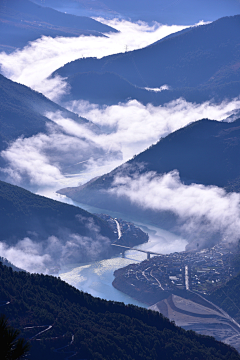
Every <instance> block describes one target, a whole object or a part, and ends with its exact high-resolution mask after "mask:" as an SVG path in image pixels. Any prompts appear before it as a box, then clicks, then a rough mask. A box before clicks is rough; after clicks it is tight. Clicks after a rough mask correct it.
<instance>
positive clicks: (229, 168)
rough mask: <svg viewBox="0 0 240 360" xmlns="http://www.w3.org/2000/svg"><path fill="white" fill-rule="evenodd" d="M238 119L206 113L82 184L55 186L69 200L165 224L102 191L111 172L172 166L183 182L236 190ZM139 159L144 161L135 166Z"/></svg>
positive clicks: (169, 220) (167, 219) (168, 221)
mask: <svg viewBox="0 0 240 360" xmlns="http://www.w3.org/2000/svg"><path fill="white" fill-rule="evenodd" d="M239 141H240V119H238V120H236V121H235V122H232V123H227V122H218V121H212V120H211V121H210V120H207V119H204V120H200V121H197V122H195V123H192V124H190V125H188V126H186V127H185V128H182V129H180V130H177V131H175V132H174V133H172V134H170V135H168V136H166V137H165V138H163V139H161V140H160V141H159V142H158V143H157V144H155V145H153V146H151V147H150V148H148V149H147V150H145V151H143V152H142V153H141V154H139V155H137V156H135V157H134V158H133V159H131V160H130V161H128V162H127V163H125V164H124V165H122V166H120V167H118V168H116V169H115V170H113V171H112V172H110V173H109V174H105V175H103V176H101V177H99V178H98V179H96V180H95V181H91V182H89V184H85V185H83V186H82V187H81V186H80V187H76V188H66V189H61V190H59V191H58V192H59V193H61V194H65V195H67V196H68V197H70V198H72V199H74V200H75V201H78V202H81V203H86V204H90V205H92V206H96V207H99V208H104V209H112V210H115V211H122V212H125V213H128V214H131V215H132V216H141V218H142V219H143V218H148V219H151V221H153V222H155V221H156V222H157V223H159V221H160V222H161V225H162V226H164V227H165V228H166V227H169V226H172V225H173V224H174V221H175V217H174V215H173V214H171V215H170V214H169V212H168V213H166V214H165V215H162V217H161V219H162V220H161V219H160V217H159V216H157V215H156V213H154V212H153V211H150V210H146V211H143V210H142V209H140V208H137V207H136V206H134V205H133V204H132V203H131V202H130V201H128V200H127V199H126V198H124V197H122V198H121V197H115V196H114V195H111V194H108V193H106V190H108V189H110V188H111V185H112V182H113V180H114V177H115V176H116V175H123V176H130V177H132V176H134V174H136V173H137V174H139V175H140V174H143V173H146V172H148V171H155V172H156V173H158V174H164V173H168V172H170V171H173V170H178V171H179V175H180V179H181V180H182V181H183V182H184V183H185V184H191V183H201V184H204V185H216V186H219V187H224V188H225V189H226V190H227V191H237V192H238V191H240V180H239V179H240V172H239V167H238V166H237V164H238V162H239V160H238V159H239V156H240V148H239ZM140 164H142V165H144V166H141V165H140Z"/></svg>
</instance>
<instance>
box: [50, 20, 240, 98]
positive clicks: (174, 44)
mask: <svg viewBox="0 0 240 360" xmlns="http://www.w3.org/2000/svg"><path fill="white" fill-rule="evenodd" d="M239 42H240V15H237V16H233V17H225V18H222V19H219V20H217V21H215V22H213V23H211V24H208V25H204V26H198V27H196V28H192V29H191V30H189V31H187V32H183V33H182V32H180V33H179V35H177V34H176V35H175V36H174V37H167V38H166V39H163V40H161V41H160V42H157V43H155V44H153V45H151V46H148V47H146V48H143V49H140V50H135V51H129V52H126V53H121V54H116V55H111V56H107V57H104V58H102V59H97V58H86V59H79V60H75V61H73V62H70V63H68V64H66V65H64V66H63V67H62V68H60V69H58V70H56V71H55V72H54V73H53V75H56V74H58V75H61V76H63V77H67V78H69V82H70V84H71V85H72V98H74V99H76V98H77V97H79V98H81V96H82V90H81V89H80V87H81V88H82V89H84V88H85V87H86V88H87V89H90V87H91V89H92V93H93V95H92V96H91V94H90V97H89V101H94V100H95V99H96V101H99V103H102V102H103V101H106V102H107V103H110V102H111V103H114V102H116V100H115V98H116V91H114V87H117V86H118V82H119V78H117V77H116V84H115V82H114V79H113V75H112V80H111V82H109V72H111V73H113V74H116V75H118V76H120V77H122V78H123V79H125V80H126V83H125V84H123V79H122V86H121V87H122V88H124V91H123V92H122V93H121V96H120V99H121V101H122V97H123V96H125V101H126V100H127V99H128V98H136V99H138V100H139V101H141V102H143V103H147V102H149V101H150V102H153V103H154V104H162V103H165V102H168V101H171V100H174V99H176V98H177V97H179V96H184V97H186V99H187V100H189V101H196V102H202V101H205V100H209V99H212V98H213V99H215V100H216V101H221V100H223V99H225V98H232V97H235V96H238V95H239V91H240V87H239V82H240V48H239ZM88 72H91V73H92V74H91V75H89V77H90V83H89V84H88V82H87V81H88V79H89V77H87V76H86V75H83V73H88ZM93 73H95V75H94V74H93ZM80 74H82V76H80ZM99 74H101V76H99ZM80 79H81V85H79V84H78V80H79V82H80ZM93 79H94V80H93ZM127 82H130V83H131V84H132V85H135V87H129V84H128V83H127ZM94 84H95V85H94ZM165 84H166V85H168V86H169V88H170V90H169V91H163V92H161V93H156V94H151V96H150V95H149V92H148V93H147V92H146V91H144V90H142V91H141V89H139V88H146V87H148V88H159V87H161V86H163V85H165ZM109 87H111V90H112V95H111V94H110V96H109V92H110V90H109ZM88 92H90V90H89V91H88ZM144 92H145V94H144ZM70 98H71V93H70V95H68V96H67V97H66V99H70ZM103 99H104V100H103ZM64 100H65V99H64V97H63V101H64Z"/></svg>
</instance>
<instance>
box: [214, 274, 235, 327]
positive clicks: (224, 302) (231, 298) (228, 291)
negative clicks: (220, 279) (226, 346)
mask: <svg viewBox="0 0 240 360" xmlns="http://www.w3.org/2000/svg"><path fill="white" fill-rule="evenodd" d="M239 294H240V274H238V275H237V276H236V277H234V278H233V279H232V280H230V281H228V282H227V283H226V285H225V286H222V287H220V289H217V290H216V291H214V292H213V293H212V294H211V296H210V300H211V301H213V302H214V303H215V304H217V305H218V306H220V307H221V308H223V309H224V310H225V311H226V312H227V313H228V314H229V315H231V316H232V317H234V319H236V320H237V321H240V301H239V299H240V298H239Z"/></svg>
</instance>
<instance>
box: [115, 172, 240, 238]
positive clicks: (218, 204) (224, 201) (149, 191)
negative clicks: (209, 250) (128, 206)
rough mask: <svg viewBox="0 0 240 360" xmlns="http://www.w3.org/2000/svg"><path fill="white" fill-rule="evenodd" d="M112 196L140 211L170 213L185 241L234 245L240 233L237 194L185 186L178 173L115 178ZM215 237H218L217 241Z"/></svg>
mask: <svg viewBox="0 0 240 360" xmlns="http://www.w3.org/2000/svg"><path fill="white" fill-rule="evenodd" d="M110 193H111V194H114V195H116V196H118V197H126V198H128V199H129V200H130V201H131V202H132V203H134V204H136V205H137V206H139V207H142V208H143V209H152V210H154V211H158V212H159V211H171V212H173V213H175V214H176V215H177V216H178V218H179V229H180V231H181V232H182V233H183V234H184V235H185V236H187V239H188V241H190V242H191V241H193V240H194V239H195V241H197V242H201V241H202V242H203V243H204V244H205V245H206V243H207V241H208V240H209V239H210V238H212V236H213V235H215V239H217V241H221V240H223V241H228V242H234V241H235V242H236V241H237V240H238V239H239V232H240V194H238V193H226V192H225V191H224V190H223V189H221V188H218V187H216V186H204V185H201V184H192V185H184V184H183V183H181V181H180V177H179V174H178V172H177V171H173V172H170V173H168V174H165V175H163V176H159V175H157V174H156V173H154V172H148V173H146V174H143V175H141V176H139V175H136V176H133V177H131V178H130V177H128V176H124V177H123V176H118V177H116V178H115V180H114V183H113V185H112V188H111V190H110ZM216 236H217V238H216Z"/></svg>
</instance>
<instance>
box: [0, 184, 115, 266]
mask: <svg viewBox="0 0 240 360" xmlns="http://www.w3.org/2000/svg"><path fill="white" fill-rule="evenodd" d="M0 204H1V205H0V218H1V229H0V241H1V248H2V251H3V248H4V249H5V247H6V246H7V248H8V247H9V246H12V247H16V249H17V251H19V250H21V249H22V250H24V251H25V252H27V253H29V250H28V248H29V246H30V248H32V251H33V252H31V251H30V253H29V259H30V258H31V256H33V257H34V256H35V255H36V257H38V256H43V264H44V265H41V266H43V267H44V266H46V268H49V266H50V264H51V268H54V267H56V268H58V267H59V266H61V265H62V264H63V263H64V264H67V263H71V261H72V262H77V263H80V262H83V261H84V262H85V261H91V260H95V259H100V258H105V257H108V256H109V255H111V254H112V249H111V246H110V244H111V241H113V240H115V238H116V235H115V234H114V232H113V231H112V230H111V228H110V227H109V226H108V224H107V223H106V222H105V221H103V220H101V219H100V218H98V217H97V216H95V215H92V214H90V213H88V212H87V211H85V210H82V209H80V208H78V207H75V206H72V205H68V204H64V203H61V202H58V201H55V200H51V199H48V198H45V197H43V196H39V195H35V194H33V193H31V192H29V191H27V190H25V189H22V188H20V187H17V186H13V185H10V184H8V183H4V182H2V181H1V182H0ZM24 239H30V240H25V241H23V240H24ZM21 241H22V243H21ZM28 242H29V244H28ZM2 243H4V244H5V245H3V246H2ZM19 244H22V245H19ZM44 254H48V255H49V259H46V261H45V260H44ZM47 265H48V266H47ZM22 266H23V267H24V263H23V264H22Z"/></svg>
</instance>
